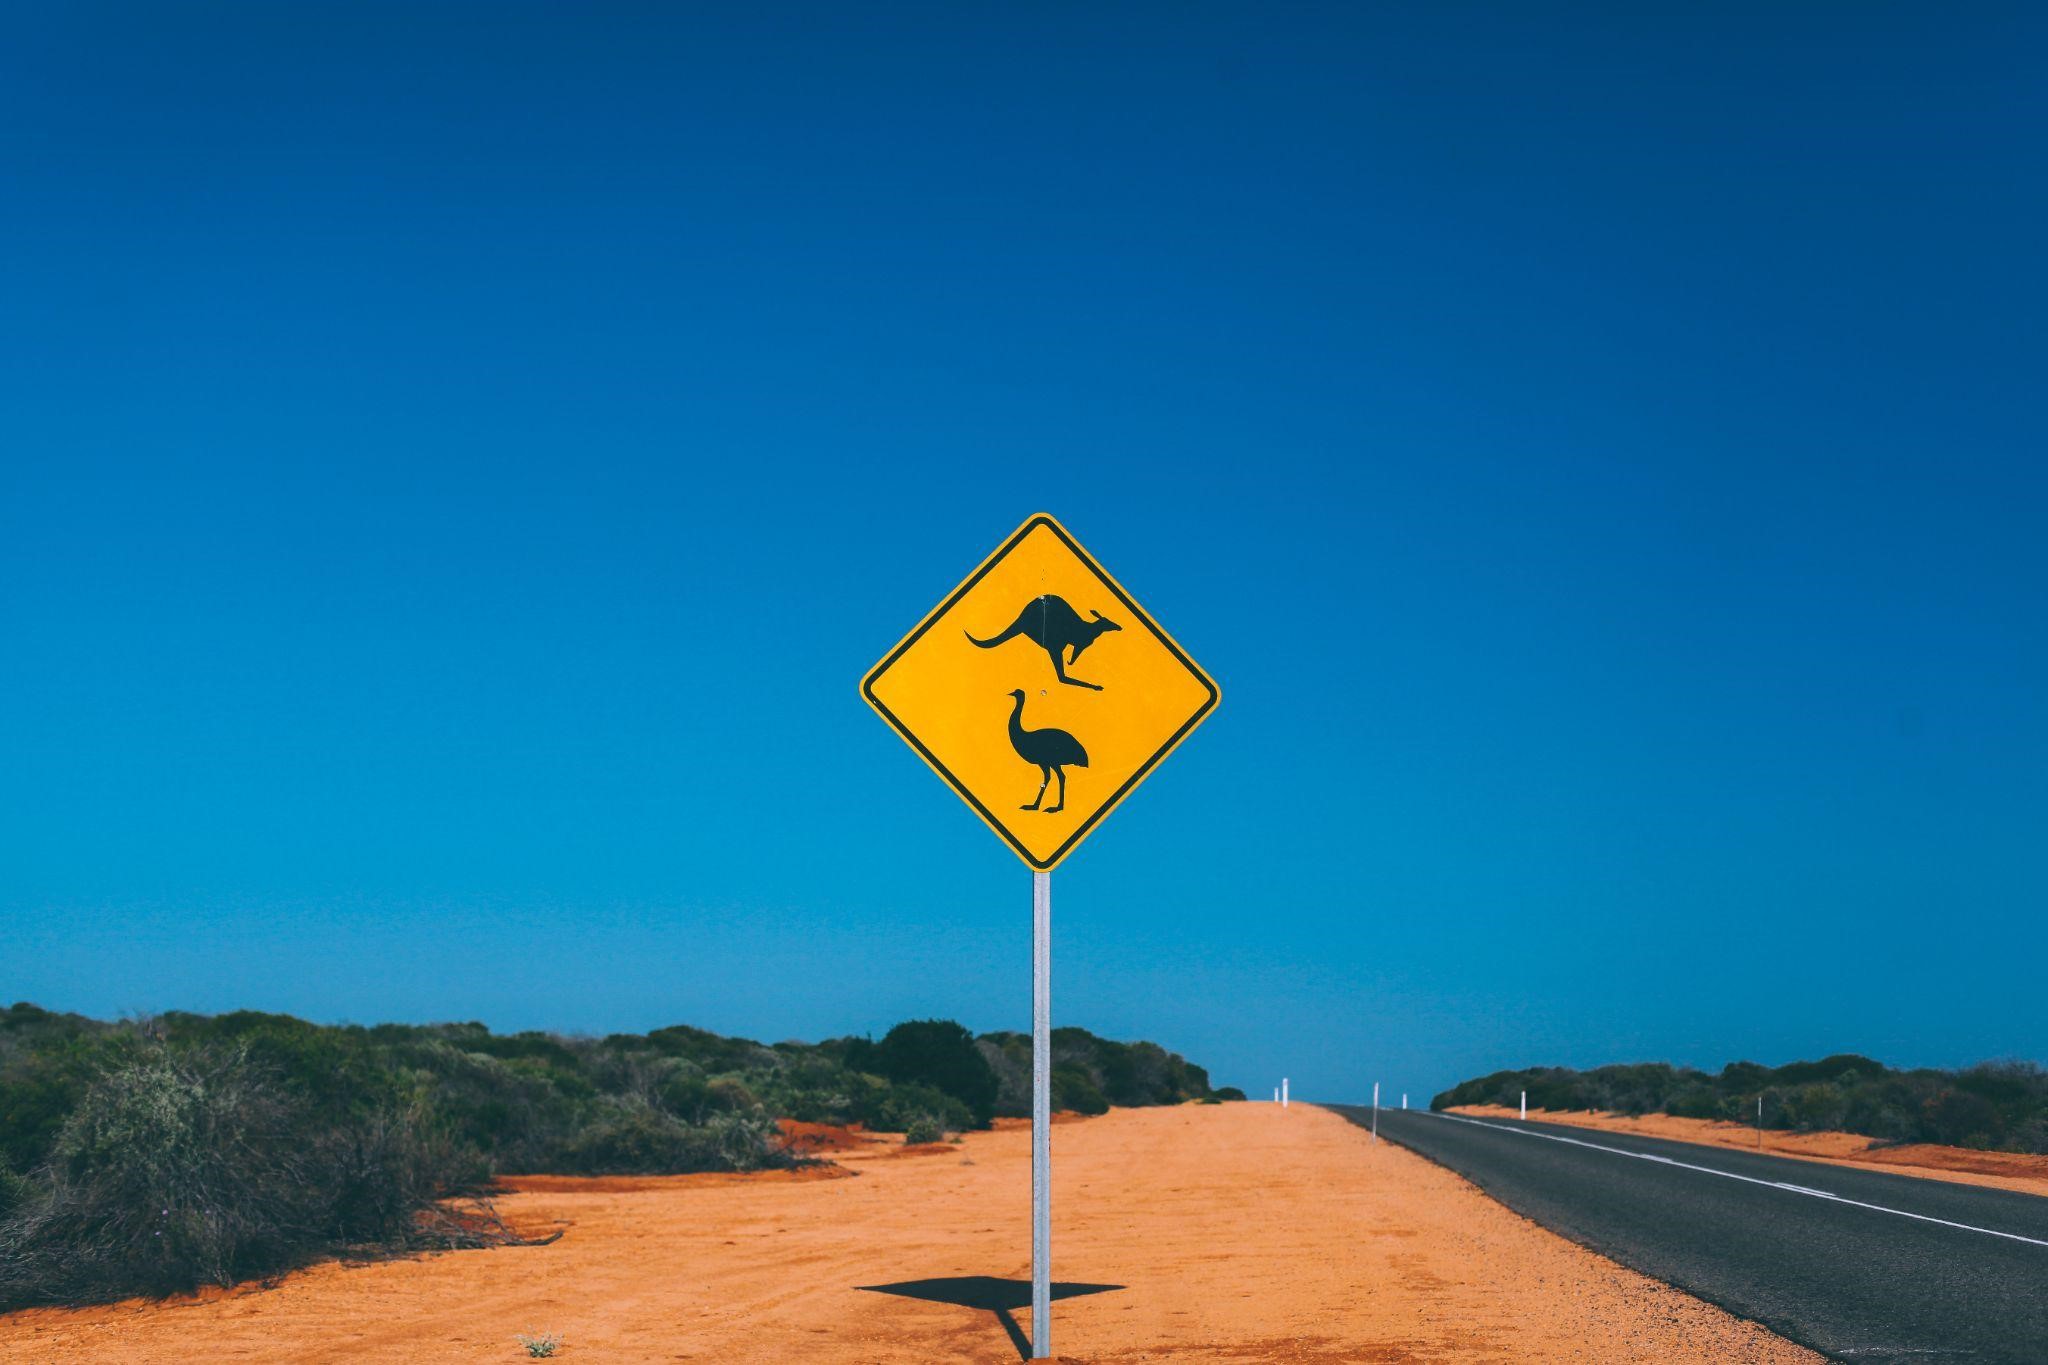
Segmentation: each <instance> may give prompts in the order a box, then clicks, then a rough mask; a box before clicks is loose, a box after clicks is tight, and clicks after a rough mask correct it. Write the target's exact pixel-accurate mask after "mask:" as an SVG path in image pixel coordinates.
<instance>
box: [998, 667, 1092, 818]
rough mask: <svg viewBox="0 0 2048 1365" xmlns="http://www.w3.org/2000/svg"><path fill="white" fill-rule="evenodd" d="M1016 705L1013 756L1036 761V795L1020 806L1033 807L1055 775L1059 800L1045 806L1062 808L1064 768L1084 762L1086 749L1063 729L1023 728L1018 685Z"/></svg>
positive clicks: (1012, 719)
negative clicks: (1057, 780)
mask: <svg viewBox="0 0 2048 1365" xmlns="http://www.w3.org/2000/svg"><path fill="white" fill-rule="evenodd" d="M1010 695H1011V696H1013V697H1015V698H1016V699H1017V705H1016V706H1015V708H1013V709H1012V710H1011V712H1010V747H1011V748H1012V749H1015V750H1016V751H1017V757H1019V758H1021V759H1023V760H1024V761H1025V762H1026V763H1035V764H1037V765H1038V795H1036V796H1034V797H1032V798H1031V804H1030V805H1028V806H1023V807H1020V808H1019V809H1022V810H1037V809H1038V804H1039V802H1041V801H1043V800H1045V789H1046V786H1047V784H1048V783H1050V782H1051V781H1052V780H1053V778H1054V777H1055V776H1057V777H1058V778H1059V780H1060V795H1059V800H1058V801H1056V802H1054V803H1053V804H1052V805H1050V806H1047V807H1046V808H1045V813H1046V814H1047V815H1051V814H1053V813H1054V812H1056V811H1061V810H1065V809H1066V806H1067V769H1068V768H1069V767H1075V768H1085V767H1087V766H1088V751H1087V750H1086V749H1084V748H1082V747H1081V741H1080V740H1078V739H1075V738H1074V737H1073V736H1072V735H1070V734H1068V733H1067V732H1066V731H1065V730H1027V729H1025V728H1024V693H1023V690H1022V689H1021V688H1020V689H1019V690H1017V691H1015V692H1012V693H1011V694H1010Z"/></svg>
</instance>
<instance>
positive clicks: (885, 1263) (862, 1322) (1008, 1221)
mask: <svg viewBox="0 0 2048 1365" xmlns="http://www.w3.org/2000/svg"><path fill="white" fill-rule="evenodd" d="M900 1150H901V1149H891V1148H885V1147H880V1146H864V1147H861V1148H859V1149H855V1150H850V1151H846V1152H843V1153H841V1155H840V1159H841V1160H842V1161H843V1162H844V1164H845V1166H846V1167H847V1168H848V1169H849V1170H852V1171H854V1172H856V1173H857V1175H856V1176H855V1177H854V1178H851V1179H829V1178H827V1179H817V1178H812V1179H791V1178H788V1177H786V1176H785V1177H780V1178H774V1177H771V1178H766V1179H754V1178H746V1177H733V1176H678V1177H665V1178H655V1179H634V1180H626V1181H610V1182H607V1181H591V1182H579V1181H564V1180H559V1179H541V1180H535V1181H532V1182H527V1184H526V1187H525V1188H524V1190H523V1191H522V1192H519V1193H514V1194H510V1195H507V1196H505V1197H504V1198H503V1199H501V1200H500V1201H499V1208H500V1211H501V1212H502V1213H504V1214H505V1215H506V1217H507V1218H508V1219H509V1220H510V1221H511V1222H512V1223H513V1224H514V1225H515V1226H517V1227H519V1228H520V1229H521V1230H522V1231H525V1232H529V1233H538V1232H546V1231H549V1230H552V1229H553V1228H555V1227H561V1228H563V1229H565V1235H564V1236H563V1237H562V1238H561V1240H559V1241H557V1242H555V1243H553V1244H551V1245H549V1246H544V1247H515V1248H500V1249H497V1250H491V1251H466V1252H453V1253H448V1254H445V1255H438V1256H429V1257H422V1258H419V1259H415V1260H408V1261H399V1262H384V1263H379V1264H373V1265H366V1266H344V1265H338V1264H331V1265H321V1266H315V1267H313V1268H311V1269H309V1270H306V1271H303V1272H301V1273H299V1274H296V1275H293V1276H290V1277H289V1278H287V1279H286V1280H285V1281H284V1282H283V1283H282V1284H280V1285H278V1286H277V1287H275V1288H271V1289H261V1288H250V1289H243V1290H238V1291H234V1292H231V1293H225V1294H215V1295H209V1296H205V1297H203V1298H201V1299H200V1300H197V1301H181V1302H176V1303H169V1304H155V1303H132V1302H131V1303H127V1304H120V1305H115V1306H112V1307H107V1308H93V1309H83V1310H67V1311H58V1310H38V1311H34V1312H27V1313H17V1314H13V1315H11V1316H8V1317H5V1318H0V1351H4V1352H5V1353H6V1354H7V1355H9V1356H10V1357H12V1358H16V1359H24V1360H30V1361H38V1362H41V1361H55V1362H77V1361H124V1362H127V1361H134V1362H154V1361H174V1360H175V1361H181V1362H189V1361H194V1360H207V1361H215V1360H219V1361H256V1360H262V1361H334V1362H340V1361H348V1362H352V1363H356V1362H364V1361H515V1360H523V1359H525V1358H526V1355H525V1352H524V1351H523V1350H522V1349H521V1348H520V1347H519V1345H518V1343H517V1342H516V1341H515V1339H514V1337H515V1334H516V1333H518V1332H521V1331H533V1330H547V1331H554V1332H558V1333H560V1334H561V1337H562V1340H563V1347H562V1350H561V1352H560V1354H559V1356H558V1358H559V1359H562V1360H590V1361H705V1362H710V1361H720V1362H728V1361H738V1362H746V1361H763V1362H769V1361H793V1360H802V1361H807V1362H809V1361H816V1362H828V1363H829V1362H840V1361H845V1362H859V1363H860V1365H933V1362H954V1361H958V1362H990V1363H991V1365H1007V1362H1013V1361H1016V1360H1017V1359H1018V1358H1019V1352H1018V1349H1017V1342H1018V1340H1019V1339H1020V1334H1019V1333H1018V1332H1017V1330H1016V1327H1017V1325H1020V1324H1021V1325H1026V1326H1028V1318H1029V1314H1028V1312H1011V1313H1009V1314H1008V1315H1007V1316H1008V1318H1009V1320H1010V1325H1008V1326H1006V1325H1005V1321H1004V1317H1005V1315H1004V1314H1003V1313H1002V1312H1000V1311H999V1310H998V1308H997V1307H994V1306H991V1305H994V1304H1000V1303H1002V1302H1005V1301H1008V1302H1016V1301H1020V1295H1021V1291H1020V1290H1018V1289H1017V1288H1015V1287H1014V1286H1006V1285H1004V1284H1002V1283H1001V1282H1002V1281H1022V1280H1025V1279H1026V1278H1027V1277H1028V1274H1029V1224H1028V1216H1029V1189H1030V1155H1029V1135H1028V1133H1026V1132H1023V1131H1020V1130H1018V1129H1015V1128H1011V1129H1007V1130H1005V1131H998V1132H993V1133H983V1134H972V1135H970V1136H969V1137H968V1138H967V1140H966V1142H965V1143H964V1144H963V1145H961V1146H959V1147H953V1148H945V1149H941V1150H939V1151H937V1152H926V1153H924V1154H920V1155H908V1156H906V1155H900V1154H898V1153H899V1152H900ZM1054 1161H1055V1179H1056V1185H1055V1206H1054V1218H1055V1226H1054V1258H1055V1259H1054V1268H1055V1277H1056V1279H1057V1280H1059V1281H1061V1282H1065V1283H1070V1284H1080V1285H1083V1286H1116V1287H1114V1288H1107V1289H1100V1290H1097V1291H1095V1292H1085V1293H1080V1294H1078V1295H1077V1296H1075V1297H1070V1298H1066V1299H1063V1300H1062V1301H1061V1302H1060V1303H1059V1304H1058V1305H1057V1306H1056V1309H1055V1318H1054V1331H1055V1334H1056V1335H1055V1344H1056V1345H1057V1346H1058V1347H1059V1350H1060V1353H1061V1358H1062V1359H1063V1360H1067V1361H1088V1362H1095V1363H1096V1365H1127V1363H1129V1362H1140V1361H1164V1360H1173V1361H1193V1362H1215V1365H1240V1363H1242V1365H1251V1363H1252V1362H1299V1363H1301V1365H1336V1362H1370V1361H1498V1362H1508V1361H1529V1360H1554V1361H1584V1362H1592V1363H1594V1365H1598V1363H1599V1362H1623V1361H1631V1362H1632V1361H1643V1360H1657V1361H1672V1362H1678V1361H1703V1362H1704V1361H1714V1362H1742V1361H1755V1362H1780V1361H1785V1362H1790V1361H1800V1362H1809V1361H1817V1360H1818V1359H1819V1358H1818V1357H1817V1356H1814V1355H1812V1354H1810V1353H1808V1352H1806V1351H1804V1350H1801V1349H1800V1348H1798V1347H1795V1346H1792V1345H1791V1344H1789V1343H1787V1342H1785V1341H1783V1340H1781V1339H1779V1338H1777V1337H1774V1336H1772V1335H1770V1334H1769V1333H1768V1332H1766V1331H1764V1330H1763V1329H1762V1328H1759V1327H1757V1326H1755V1325H1754V1324H1750V1323H1744V1322H1740V1321H1737V1320H1736V1319H1733V1318H1731V1317H1729V1316H1728V1315H1727V1314H1725V1313H1723V1312H1721V1311H1720V1310H1718V1309H1715V1308H1712V1307H1709V1306H1708V1305H1706V1304H1703V1303H1700V1302H1698V1301H1697V1300H1694V1299H1691V1298H1689V1297H1687V1296H1685V1295H1683V1294H1680V1293H1679V1292H1677V1291H1676V1290H1673V1289H1670V1288H1669V1287H1667V1286H1664V1285H1662V1284H1658V1283H1657V1282H1655V1281H1652V1280H1648V1279H1645V1278H1644V1277H1642V1276H1640V1275H1637V1274H1634V1273H1633V1272H1631V1271H1627V1270H1623V1269H1621V1268H1620V1267H1618V1266H1616V1265H1614V1264H1612V1263H1611V1262H1608V1261H1605V1260H1603V1259H1601V1258H1600V1257H1598V1256H1595V1255H1593V1254H1592V1253H1591V1252H1588V1251H1585V1250H1583V1249H1582V1248H1579V1247H1577V1246H1574V1245H1572V1244H1570V1243H1568V1242H1566V1241H1564V1240H1563V1239H1561V1238H1558V1237H1556V1236H1554V1235H1552V1234H1550V1233H1548V1232H1545V1231H1543V1230H1542V1229H1541V1228H1538V1227H1536V1226H1535V1225H1533V1224H1531V1223H1529V1222H1527V1221H1525V1220H1523V1219H1521V1218H1519V1217H1517V1216H1516V1215H1514V1214H1511V1213H1509V1212H1507V1211H1506V1210H1505V1209H1503V1208H1501V1207H1500V1206H1499V1205H1497V1204H1495V1203H1493V1202H1492V1201H1491V1200H1489V1199H1487V1198H1486V1197H1485V1196H1484V1195H1482V1194H1480V1193H1479V1192H1478V1191H1476V1190H1475V1189H1473V1188H1472V1187H1471V1186H1470V1185H1468V1184H1466V1183H1465V1182H1464V1181H1463V1180H1461V1179H1459V1178H1458V1177H1457V1176H1454V1175H1452V1174H1450V1173H1449V1172H1447V1171H1444V1170H1442V1169H1440V1168H1438V1167H1436V1166H1433V1165H1430V1164H1429V1163H1428V1162H1426V1161H1424V1160H1422V1159H1421V1158H1420V1157H1417V1156H1414V1155H1412V1154H1410V1153H1408V1152H1405V1151H1403V1150H1401V1149H1399V1148H1396V1147H1393V1146H1391V1145H1389V1144H1386V1143H1381V1144H1378V1145H1373V1144H1372V1143H1371V1142H1370V1141H1369V1139H1368V1137H1367V1135H1366V1134H1365V1133H1364V1132H1363V1131H1362V1130H1360V1129H1358V1128H1355V1127H1353V1126H1352V1125H1351V1124H1349V1123H1347V1122H1345V1121H1344V1120H1343V1119H1341V1118H1338V1117H1337V1116H1336V1115H1334V1114H1330V1113H1327V1112H1324V1111H1322V1110H1319V1109H1315V1108H1312V1107H1309V1106H1304V1105H1297V1106H1295V1107H1294V1108H1293V1109H1291V1110H1288V1111H1285V1112H1282V1111H1279V1110H1276V1109H1274V1108H1273V1107H1272V1106H1271V1105H1263V1104H1262V1105H1251V1104H1233V1105H1223V1106H1189V1107H1185V1108H1180V1109H1164V1110H1159V1109H1154V1110H1119V1111H1115V1112H1113V1113H1111V1114H1108V1115H1106V1116H1104V1117H1102V1118H1099V1119H1094V1120H1090V1121H1087V1122H1085V1123H1073V1124H1063V1125H1061V1126H1060V1127H1059V1128H1058V1129H1057V1130H1056V1132H1055V1134H1054ZM935 1280H936V1281H942V1282H943V1281H951V1282H952V1283H941V1284H939V1285H936V1286H934V1285H931V1284H929V1283H926V1284H923V1285H919V1284H917V1283H916V1282H929V1281H935ZM902 1284H908V1286H909V1287H908V1288H907V1289H905V1290H902V1291H899V1292H878V1291H876V1290H874V1289H872V1288H865V1287H872V1286H886V1285H902ZM920 1295H922V1296H929V1295H937V1296H938V1297H939V1298H941V1299H955V1300H960V1302H943V1301H941V1302H934V1301H931V1298H930V1297H919V1296H920ZM977 1305H978V1306H977Z"/></svg>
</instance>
